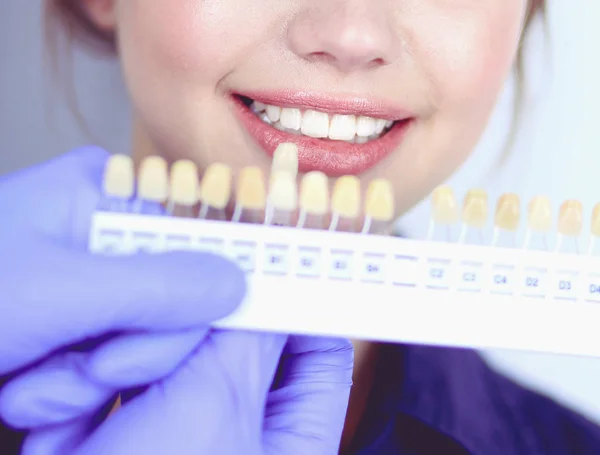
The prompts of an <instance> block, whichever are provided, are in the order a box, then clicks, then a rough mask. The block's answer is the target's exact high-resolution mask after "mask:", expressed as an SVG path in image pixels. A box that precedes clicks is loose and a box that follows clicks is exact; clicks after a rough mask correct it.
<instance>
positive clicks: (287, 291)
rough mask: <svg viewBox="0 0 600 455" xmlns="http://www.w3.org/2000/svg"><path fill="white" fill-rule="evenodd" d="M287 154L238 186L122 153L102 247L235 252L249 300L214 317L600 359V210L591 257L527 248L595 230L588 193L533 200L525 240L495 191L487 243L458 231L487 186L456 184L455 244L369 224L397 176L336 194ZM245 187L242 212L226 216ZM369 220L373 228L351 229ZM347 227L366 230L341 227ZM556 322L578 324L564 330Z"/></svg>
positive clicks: (229, 322)
mask: <svg viewBox="0 0 600 455" xmlns="http://www.w3.org/2000/svg"><path fill="white" fill-rule="evenodd" d="M286 148H287V151H286ZM280 150H283V151H284V152H285V153H281V151H280V153H278V156H279V158H278V159H277V160H275V161H276V166H274V167H275V169H274V170H272V171H273V172H271V174H270V175H264V174H263V171H262V170H261V169H260V168H256V167H248V168H243V169H241V170H240V171H239V173H238V174H237V176H236V178H235V182H234V178H233V170H232V169H231V168H230V167H228V166H225V165H223V164H215V165H212V166H209V168H208V169H206V171H205V172H204V176H203V177H202V178H199V177H197V176H194V174H195V173H199V172H198V170H197V169H195V167H194V166H193V164H191V163H190V162H186V161H185V160H182V161H178V162H175V163H173V164H172V165H171V168H170V173H169V172H168V170H169V169H168V167H167V166H166V162H164V160H162V159H161V158H157V157H149V158H147V159H146V160H143V161H142V163H140V168H139V170H138V172H137V182H136V179H135V173H134V172H133V165H132V162H131V160H130V158H128V157H121V156H118V157H113V158H111V159H110V160H109V162H108V163H107V167H106V172H105V180H104V185H103V191H104V196H105V200H103V201H102V202H101V205H100V208H99V210H98V211H97V212H96V213H95V215H94V217H93V220H92V229H91V233H90V250H91V251H92V252H93V253H96V254H113V255H118V254H133V253H135V252H137V251H140V250H147V251H149V252H151V253H160V252H165V251H172V250H175V249H180V250H192V251H210V252H213V253H215V254H220V255H224V256H225V257H228V258H230V259H231V260H233V261H235V262H236V263H238V264H239V265H240V267H241V268H242V269H243V270H245V271H246V273H247V279H248V295H247V297H246V299H245V301H244V302H243V304H242V306H241V307H240V309H239V310H238V311H236V312H235V313H234V314H232V315H231V316H229V317H227V318H225V319H223V320H220V321H218V322H216V323H215V324H214V326H215V327H220V328H227V329H243V330H259V331H274V332H284V333H292V334H299V335H317V336H320V335H323V336H340V337H349V338H354V339H368V340H374V341H382V342H385V341H391V342H400V343H417V344H428V345H441V346H453V347H470V348H476V349H483V348H501V349H518V350H521V349H523V350H529V351H539V352H553V353H564V354H575V355H586V356H596V357H600V345H598V344H597V343H595V341H594V340H595V338H596V333H597V325H598V323H599V322H600V259H599V258H598V257H597V255H595V254H593V245H594V241H595V239H596V237H598V236H600V205H599V206H597V207H595V208H594V212H593V214H592V218H591V223H590V225H589V229H590V232H591V240H590V244H589V247H588V249H587V250H585V251H584V253H586V254H576V253H578V252H579V250H576V251H575V254H566V253H565V252H564V251H562V247H561V245H563V246H564V245H565V242H562V239H561V238H559V239H558V242H557V248H553V249H549V248H545V249H546V250H547V251H533V250H531V249H529V247H530V246H531V245H530V243H531V242H530V241H531V239H532V238H533V237H532V236H537V235H542V236H543V238H544V242H546V235H547V234H548V233H550V231H552V225H553V221H555V220H557V221H558V226H557V229H556V230H555V232H556V233H558V234H560V235H561V236H562V237H563V238H564V239H566V238H573V239H574V240H577V239H579V238H580V236H581V234H582V230H583V207H582V205H581V203H580V202H579V201H574V200H571V201H566V202H565V203H564V204H563V205H562V206H561V210H560V213H559V216H558V217H557V218H553V216H552V212H551V207H550V203H549V200H548V199H547V198H545V197H543V196H542V197H538V198H534V199H533V200H531V201H530V202H529V204H528V206H527V217H526V218H527V219H526V220H525V222H526V228H527V232H529V233H530V234H529V237H530V239H529V240H528V239H527V238H526V239H525V241H524V243H523V249H508V248H504V245H503V244H502V242H500V237H501V236H503V235H507V236H508V237H509V240H510V243H511V245H512V244H513V243H514V242H513V240H514V238H515V237H514V234H515V232H516V230H517V228H518V226H519V225H520V224H521V223H523V220H522V217H521V214H520V202H519V198H518V196H517V195H514V194H510V193H508V194H504V195H502V196H501V197H500V198H499V199H498V201H497V204H496V210H495V215H494V223H493V226H490V227H489V228H490V230H491V229H492V228H493V230H494V231H495V233H496V235H494V236H492V237H493V238H492V240H491V242H490V243H487V244H485V245H484V244H481V243H482V242H475V244H472V243H471V242H469V241H468V239H467V236H466V234H464V235H463V236H461V237H462V238H461V239H458V240H459V242H457V241H456V240H454V241H453V242H451V241H450V232H451V229H452V228H456V227H458V225H459V224H461V223H462V225H463V229H464V228H465V227H466V228H468V230H474V229H475V230H477V232H476V234H479V235H480V240H482V239H483V232H484V230H486V229H487V228H488V226H487V225H488V196H487V193H486V192H485V191H482V190H471V191H470V192H468V194H467V197H465V198H464V202H463V204H462V207H459V204H458V203H457V199H456V198H455V197H454V193H453V192H452V190H451V189H450V188H449V187H440V188H438V189H436V190H435V191H434V192H433V193H432V196H431V197H432V213H431V219H432V224H433V225H434V226H441V227H443V228H445V229H446V232H447V235H446V238H445V241H444V240H442V241H432V240H431V237H432V235H430V234H428V240H426V241H422V240H415V239H403V238H393V237H387V236H383V235H365V234H375V233H377V232H381V231H380V230H379V229H378V227H379V225H384V224H386V223H387V222H388V221H390V220H392V219H393V217H394V214H395V211H396V210H395V203H394V200H393V191H392V185H391V184H390V182H388V181H386V180H380V179H376V180H373V181H371V182H367V183H366V186H365V189H366V191H365V194H364V199H363V198H362V192H361V184H360V182H359V180H358V179H357V178H356V177H354V176H342V177H339V178H337V179H335V181H334V182H333V191H332V193H331V195H330V194H329V192H328V188H329V179H328V178H327V177H326V176H325V175H324V174H321V173H318V172H309V173H307V174H305V175H303V176H300V180H299V182H300V185H299V188H298V185H297V178H298V172H297V168H296V166H297V165H296V164H294V163H295V160H294V158H293V148H290V147H282V149H280ZM286 154H287V155H286ZM286 163H287V164H286ZM136 185H137V199H136V204H135V206H131V205H130V204H129V201H131V200H132V199H133V196H134V188H135V187H136ZM195 188H197V190H195ZM234 188H235V208H234V210H233V217H232V220H233V221H236V222H235V223H232V222H223V219H224V217H225V215H227V216H229V214H228V212H227V210H228V204H229V202H230V201H231V199H232V197H231V193H232V191H233V189H234ZM140 203H144V204H146V203H150V205H153V204H154V205H158V206H161V207H162V206H163V205H166V206H167V208H168V209H169V212H170V213H169V215H171V216H162V215H161V216H157V215H159V214H158V213H149V212H148V211H147V210H142V208H141V205H140V206H139V207H138V204H140ZM198 203H200V207H206V208H207V209H205V211H204V213H201V214H199V215H200V218H202V217H205V218H206V219H199V217H198V216H193V217H188V216H186V215H187V214H188V213H190V211H192V210H194V209H195V208H196V207H197V206H198ZM267 203H268V204H269V205H270V206H271V207H272V208H273V210H272V212H271V213H272V215H271V219H270V220H265V212H268V210H266V208H267ZM192 207H193V208H194V209H192ZM200 211H201V212H202V209H201V210H200ZM192 213H193V212H192ZM296 214H298V220H297V221H295V217H296ZM330 216H332V219H331V224H329V223H328V221H329V220H328V218H329V217H330ZM274 218H276V219H274ZM523 218H524V217H523ZM264 221H268V222H269V223H271V224H272V223H273V222H275V223H278V224H283V225H286V226H288V229H281V228H279V227H276V226H273V225H266V226H265V225H262V223H263V222H264ZM361 221H362V224H361V225H360V226H362V227H361V228H359V229H356V230H355V229H352V227H358V224H359V223H360V222H361ZM237 222H240V223H237ZM256 222H258V223H260V224H250V223H256ZM242 223H248V224H242ZM267 224H268V223H267ZM293 226H303V227H306V228H308V229H292V227H293ZM328 227H329V229H331V231H335V232H330V231H329V230H328ZM319 228H322V229H319ZM346 228H348V229H346ZM348 230H350V231H353V232H341V231H348ZM475 240H477V239H475ZM460 242H462V244H461V243H460ZM544 245H546V243H544ZM275 259H276V260H275ZM531 283H535V286H533V285H530V284H531ZM538 284H539V286H538ZM282 295H285V298H284V299H282V298H281V296H282ZM341 312H343V313H344V315H345V316H344V318H340V317H339V314H340V313H341ZM432 316H434V317H433V319H432ZM559 324H563V325H566V326H568V327H572V328H574V330H570V331H569V336H568V337H557V336H556V327H557V326H558V325H559ZM532 326H533V327H536V330H535V334H534V336H532V334H531V327H532Z"/></svg>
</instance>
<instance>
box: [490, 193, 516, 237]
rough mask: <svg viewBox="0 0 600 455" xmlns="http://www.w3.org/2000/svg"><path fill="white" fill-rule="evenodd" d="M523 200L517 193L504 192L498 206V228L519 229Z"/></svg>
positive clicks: (512, 230) (496, 220) (496, 221)
mask: <svg viewBox="0 0 600 455" xmlns="http://www.w3.org/2000/svg"><path fill="white" fill-rule="evenodd" d="M520 218H521V201H520V199H519V196H517V195H516V194H503V195H502V196H500V199H498V204H497V206H496V218H495V224H496V227H497V228H500V229H504V230H506V231H511V232H514V231H516V230H517V229H519V222H520Z"/></svg>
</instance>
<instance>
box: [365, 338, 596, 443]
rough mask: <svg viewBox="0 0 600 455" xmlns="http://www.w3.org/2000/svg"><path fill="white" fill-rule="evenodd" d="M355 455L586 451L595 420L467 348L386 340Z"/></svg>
mask: <svg viewBox="0 0 600 455" xmlns="http://www.w3.org/2000/svg"><path fill="white" fill-rule="evenodd" d="M378 383H379V384H382V385H381V387H377V393H376V394H375V396H374V397H373V400H372V406H371V408H370V410H369V412H368V415H369V416H368V418H367V419H366V421H365V424H364V425H363V427H362V428H360V430H359V436H358V437H359V443H360V445H359V446H360V447H362V449H359V450H358V451H357V455H592V454H595V455H597V454H600V427H598V426H596V425H595V424H593V423H591V422H590V421H588V420H586V419H585V418H583V417H581V416H579V415H577V414H575V413H574V412H572V411H570V410H568V409H566V408H564V407H562V406H560V405H558V404H556V403H555V402H554V401H552V400H550V399H548V398H546V397H542V396H541V395H539V394H537V393H534V392H531V391H529V390H526V389H524V388H522V387H520V386H518V385H516V384H515V383H513V382H511V381H510V380H508V379H507V378H506V377H504V376H502V375H499V374H497V373H495V372H494V371H492V370H491V369H490V368H489V367H488V366H487V364H486V363H485V362H484V361H483V359H482V358H481V357H480V356H479V355H478V354H477V353H476V352H474V351H470V350H461V349H447V348H436V347H425V346H411V347H400V346H386V347H385V353H384V355H383V356H382V360H381V361H380V365H379V367H378Z"/></svg>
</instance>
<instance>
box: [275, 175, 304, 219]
mask: <svg viewBox="0 0 600 455" xmlns="http://www.w3.org/2000/svg"><path fill="white" fill-rule="evenodd" d="M268 202H269V205H270V207H271V208H272V209H274V210H280V211H284V212H293V211H295V210H296V209H297V208H298V187H297V185H296V178H295V177H294V176H292V174H290V173H289V172H285V171H278V172H275V173H274V174H273V175H272V176H271V186H270V188H269V201H268Z"/></svg>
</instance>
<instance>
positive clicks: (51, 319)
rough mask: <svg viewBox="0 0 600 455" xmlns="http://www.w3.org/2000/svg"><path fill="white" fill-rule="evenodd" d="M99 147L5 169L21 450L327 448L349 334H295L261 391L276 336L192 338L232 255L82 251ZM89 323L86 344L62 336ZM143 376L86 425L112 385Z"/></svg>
mask: <svg viewBox="0 0 600 455" xmlns="http://www.w3.org/2000/svg"><path fill="white" fill-rule="evenodd" d="M106 158H107V154H106V153H105V152H103V151H101V150H98V149H86V150H81V151H78V152H76V153H72V154H69V155H66V156H64V157H62V158H60V159H58V160H55V161H53V162H49V163H46V164H44V165H42V166H40V167H37V168H33V169H29V170H26V171H23V172H21V173H18V174H14V175H12V176H9V177H6V178H3V179H2V180H0V213H2V214H3V222H2V224H1V225H0V276H2V277H3V280H2V281H1V282H0V302H2V303H1V305H2V313H1V314H2V318H1V319H0V375H3V374H8V373H11V374H13V375H15V378H14V379H13V380H12V381H10V382H9V383H8V384H7V385H6V386H5V387H4V388H3V389H2V390H0V416H1V417H2V418H3V419H4V420H5V421H7V422H8V423H9V424H11V425H13V426H15V427H18V428H24V429H31V430H32V432H31V435H30V437H29V439H28V441H27V443H26V448H25V452H24V453H25V454H29V453H30V454H48V455H49V454H61V455H69V454H71V453H84V454H87V453H92V454H93V453H111V454H115V455H118V454H120V453H123V454H125V453H145V454H154V453H156V454H163V453H178V454H185V453H190V454H192V453H194V454H197V453H220V454H228V453H232V454H233V453H240V451H242V452H243V453H247V454H254V453H274V454H275V453H285V454H289V453H295V452H293V451H294V450H296V449H297V448H298V449H299V450H300V452H298V453H307V452H309V453H315V454H319V453H324V454H325V453H334V452H335V448H336V447H337V444H338V442H339V435H340V431H341V425H342V422H343V416H344V411H345V407H346V404H347V399H348V392H349V384H350V375H351V367H352V351H351V347H350V345H349V343H348V342H345V341H326V340H312V339H301V338H294V341H293V342H291V343H290V344H289V345H288V347H287V348H286V349H288V351H289V352H288V354H287V355H286V358H287V359H288V362H287V364H288V366H289V370H286V371H287V373H286V374H283V375H282V378H283V379H282V382H281V384H280V387H279V388H278V389H277V390H275V391H272V392H271V393H269V394H268V395H267V392H268V389H269V387H268V386H269V384H270V383H271V379H272V377H273V373H274V370H275V368H276V365H277V362H278V360H279V356H280V354H281V349H283V346H284V345H285V338H284V337H281V336H275V335H258V334H243V333H227V332H221V333H218V334H212V335H211V337H210V339H209V340H208V342H205V343H204V344H202V340H203V338H204V337H205V335H206V334H207V333H208V331H207V324H208V323H209V322H210V321H212V320H214V319H217V318H219V317H222V316H225V315H226V314H228V313H229V312H230V311H232V310H233V309H234V308H235V307H236V306H237V304H238V303H239V301H240V300H241V298H242V296H243V294H244V290H245V288H244V279H243V275H242V274H241V272H240V271H239V270H238V269H237V268H236V267H235V266H233V265H232V264H230V263H229V262H227V261H225V260H223V259H221V258H218V257H215V256H212V255H208V254H207V255H200V254H197V253H183V252H180V253H169V254H165V255H160V256H147V255H137V256H131V257H127V258H109V257H99V256H91V255H89V254H88V253H87V252H86V243H87V236H88V232H89V220H90V217H91V213H92V212H93V210H94V208H95V207H96V205H97V203H98V201H99V198H100V193H99V188H100V179H101V176H102V171H103V168H104V164H105V162H106ZM199 277H202V278H204V277H208V278H206V279H200V280H199V279H198V278H199ZM107 335H113V336H107ZM96 337H100V338H96ZM102 337H104V338H102ZM90 338H96V340H95V345H94V348H93V349H87V350H85V351H83V352H81V351H80V352H72V351H69V350H68V349H66V348H68V347H69V346H70V345H72V344H73V343H76V342H79V341H83V340H87V339H90ZM284 373H285V372H284ZM145 384H152V386H151V387H150V388H149V389H148V390H147V391H146V392H145V393H144V394H143V395H141V396H140V397H138V398H137V399H136V400H134V401H133V402H131V403H130V404H128V405H126V406H125V407H124V408H123V409H122V410H120V411H119V412H118V413H117V414H116V415H115V416H114V417H113V418H111V419H110V420H109V421H108V422H106V423H104V424H102V425H101V426H100V427H99V428H98V429H95V425H94V424H95V423H96V422H95V421H94V419H93V416H94V414H95V413H96V412H97V411H98V410H99V409H100V407H101V406H103V405H104V404H105V403H106V402H107V401H108V400H109V399H110V398H111V397H113V396H114V394H115V393H116V392H117V391H121V390H123V389H126V388H130V387H134V386H139V385H145ZM200 385H201V387H200ZM265 402H268V403H267V406H266V414H265ZM195 403H198V404H197V405H195ZM263 415H264V416H266V417H265V419H264V421H263V419H262V417H263ZM263 427H264V428H263ZM204 429H208V430H207V431H203V430H204ZM263 429H264V432H265V433H264V434H263ZM290 440H292V442H290ZM236 444H242V445H236ZM289 444H291V445H289ZM213 449H214V450H213ZM246 449H250V450H253V451H250V450H246Z"/></svg>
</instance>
